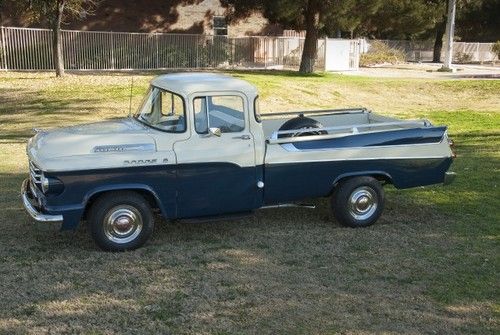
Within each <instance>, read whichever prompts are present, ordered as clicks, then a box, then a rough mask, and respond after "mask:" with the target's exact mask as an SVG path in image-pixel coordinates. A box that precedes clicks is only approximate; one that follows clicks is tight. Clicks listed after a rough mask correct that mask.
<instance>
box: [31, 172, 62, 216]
mask: <svg viewBox="0 0 500 335" xmlns="http://www.w3.org/2000/svg"><path fill="white" fill-rule="evenodd" d="M28 187H29V179H25V180H24V181H23V184H22V186H21V198H22V199H23V205H24V208H25V209H26V211H27V212H28V214H29V215H30V216H31V217H32V218H33V220H35V221H37V222H54V223H60V222H62V221H63V216H62V215H49V214H43V213H41V212H39V211H38V210H37V209H36V208H35V206H33V204H32V203H31V200H30V199H33V195H32V194H31V191H29V189H28Z"/></svg>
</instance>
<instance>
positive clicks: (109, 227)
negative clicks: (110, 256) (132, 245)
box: [104, 205, 142, 244]
mask: <svg viewBox="0 0 500 335" xmlns="http://www.w3.org/2000/svg"><path fill="white" fill-rule="evenodd" d="M141 230H142V217H141V214H140V213H139V211H138V210H137V209H136V208H134V207H132V206H127V205H121V206H117V207H114V208H113V209H111V210H110V211H109V212H108V214H107V215H106V217H105V219H104V234H105V235H106V237H107V238H108V239H109V240H110V241H113V242H115V243H120V244H122V243H128V242H130V241H133V240H134V239H135V238H137V236H139V234H140V233H141Z"/></svg>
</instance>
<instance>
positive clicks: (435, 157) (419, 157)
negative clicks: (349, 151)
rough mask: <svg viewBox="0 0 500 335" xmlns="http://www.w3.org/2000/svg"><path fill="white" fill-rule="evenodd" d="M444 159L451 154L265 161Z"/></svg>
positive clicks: (277, 163) (279, 163)
mask: <svg viewBox="0 0 500 335" xmlns="http://www.w3.org/2000/svg"><path fill="white" fill-rule="evenodd" d="M438 158H441V159H445V158H451V156H394V157H349V158H327V159H300V160H294V161H292V160H290V161H284V162H281V161H278V162H266V163H265V164H266V166H267V165H283V164H296V163H323V162H343V161H368V160H389V159H394V160H403V159H411V160H413V159H438Z"/></svg>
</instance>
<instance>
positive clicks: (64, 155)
mask: <svg viewBox="0 0 500 335" xmlns="http://www.w3.org/2000/svg"><path fill="white" fill-rule="evenodd" d="M150 132H151V129H150V128H148V127H146V126H144V125H142V124H141V123H139V122H138V121H136V120H133V119H130V118H126V119H118V120H113V121H103V122H96V123H88V124H81V125H77V126H72V127H66V128H59V129H54V130H50V131H40V132H38V133H37V134H36V135H35V136H34V137H32V138H31V139H30V140H29V142H28V146H27V154H28V157H29V158H30V160H32V161H33V163H35V164H36V165H37V166H38V167H40V168H41V169H42V170H44V171H50V170H54V171H55V170H58V171H62V170H72V169H75V168H77V167H78V166H75V165H77V164H80V167H81V168H82V169H86V168H89V167H90V166H89V165H90V164H92V167H95V168H99V167H113V166H116V165H117V162H121V164H119V165H120V166H121V165H123V161H124V160H126V157H127V156H132V155H134V156H137V154H138V153H139V154H145V153H150V154H151V153H152V152H156V143H155V140H154V139H153V137H152V136H151V135H150ZM124 157H125V158H124Z"/></svg>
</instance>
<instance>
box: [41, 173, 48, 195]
mask: <svg viewBox="0 0 500 335" xmlns="http://www.w3.org/2000/svg"><path fill="white" fill-rule="evenodd" d="M40 182H41V184H42V191H43V193H47V192H48V191H49V187H50V181H49V178H47V177H45V175H44V174H43V173H42V176H41V177H40Z"/></svg>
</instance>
